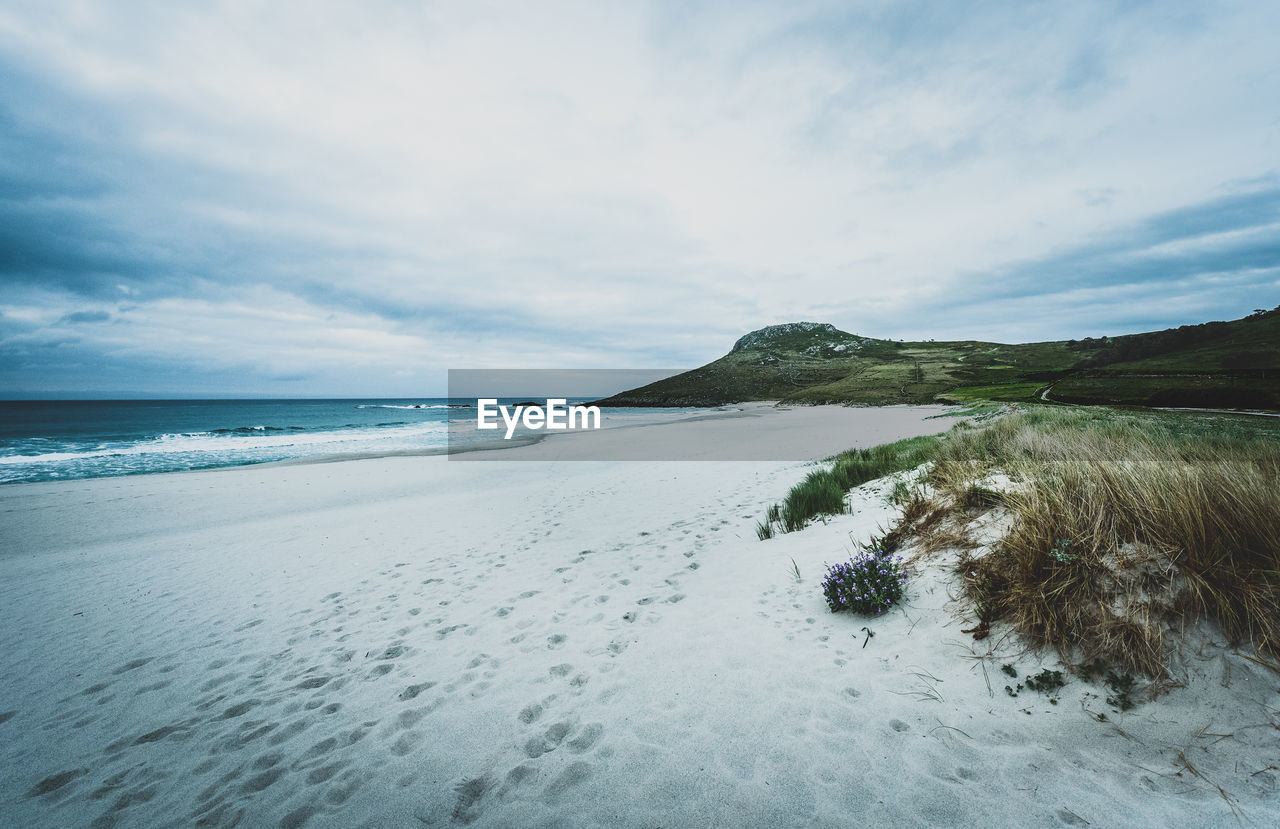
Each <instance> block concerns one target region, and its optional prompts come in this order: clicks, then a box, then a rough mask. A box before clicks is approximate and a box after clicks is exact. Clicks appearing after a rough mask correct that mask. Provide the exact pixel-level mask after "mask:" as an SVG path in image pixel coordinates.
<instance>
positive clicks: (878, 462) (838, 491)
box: [756, 435, 939, 540]
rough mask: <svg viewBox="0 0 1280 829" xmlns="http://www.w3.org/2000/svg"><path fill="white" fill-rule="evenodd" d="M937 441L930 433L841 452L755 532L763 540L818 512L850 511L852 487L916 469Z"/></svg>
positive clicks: (801, 523) (798, 487)
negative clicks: (849, 496) (850, 491)
mask: <svg viewBox="0 0 1280 829" xmlns="http://www.w3.org/2000/svg"><path fill="white" fill-rule="evenodd" d="M938 443H939V438H938V436H936V435H927V436H923V437H914V438H906V439H905V440H900V441H897V442H895V443H886V444H882V445H880V446H873V447H871V448H870V449H850V450H848V451H846V452H841V453H840V454H839V455H836V456H835V457H833V458H830V459H829V460H830V461H831V466H830V467H827V468H823V469H819V470H817V471H815V472H811V473H809V475H808V477H806V478H805V479H804V480H803V481H801V482H800V483H798V484H796V485H795V486H793V487H792V488H791V491H790V492H788V493H787V497H786V498H785V499H783V501H782V503H781V504H775V505H774V506H773V507H771V508H770V509H769V512H768V514H767V515H766V516H765V520H764V521H762V522H759V523H757V525H756V535H757V536H758V537H759V538H761V539H762V540H763V539H766V538H772V537H773V535H774V534H775V532H776V531H777V530H779V529H781V531H783V532H795V531H796V530H798V529H801V528H802V527H804V526H805V525H806V524H808V523H809V522H810V521H812V520H813V519H814V518H817V517H819V516H822V515H839V514H841V513H844V512H848V509H849V503H848V499H847V498H846V496H847V495H848V492H849V490H851V489H853V488H854V487H856V486H860V485H861V484H865V483H866V482H867V481H873V480H875V479H877V478H883V477H884V476H886V475H891V474H893V473H894V472H902V471H904V470H907V469H915V468H916V467H917V466H919V465H920V464H922V463H924V462H925V461H927V460H929V458H930V457H931V456H932V455H933V452H934V450H935V449H936V448H937V446H938Z"/></svg>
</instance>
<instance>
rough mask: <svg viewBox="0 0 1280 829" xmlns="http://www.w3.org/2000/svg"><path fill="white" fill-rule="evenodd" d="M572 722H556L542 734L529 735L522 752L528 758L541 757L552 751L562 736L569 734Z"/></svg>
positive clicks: (559, 742) (561, 740) (562, 739)
mask: <svg viewBox="0 0 1280 829" xmlns="http://www.w3.org/2000/svg"><path fill="white" fill-rule="evenodd" d="M572 728H573V726H572V724H570V723H568V722H558V723H555V724H554V725H552V726H551V727H550V728H548V729H547V730H546V731H545V732H543V733H542V734H539V735H537V736H535V737H530V738H529V740H528V741H527V742H526V743H525V744H524V753H525V754H526V755H527V756H528V757H529V758H530V759H533V758H535V757H541V756H542V755H544V754H546V753H547V752H549V751H554V750H555V749H556V748H557V747H558V746H559V745H560V744H561V743H562V742H564V738H565V737H567V736H569V731H570V729H572Z"/></svg>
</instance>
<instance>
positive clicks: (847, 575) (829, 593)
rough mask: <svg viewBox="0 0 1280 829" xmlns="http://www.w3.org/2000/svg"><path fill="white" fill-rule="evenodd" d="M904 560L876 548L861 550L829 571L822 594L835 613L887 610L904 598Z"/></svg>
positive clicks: (823, 581) (881, 611)
mask: <svg viewBox="0 0 1280 829" xmlns="http://www.w3.org/2000/svg"><path fill="white" fill-rule="evenodd" d="M905 580H906V576H905V575H904V574H903V572H902V559H901V558H899V557H898V556H890V555H882V554H881V553H879V552H876V551H870V552H864V553H858V554H857V555H855V556H854V557H853V558H852V559H850V560H849V561H847V562H844V563H843V564H836V565H833V566H832V567H830V568H829V569H828V570H827V575H826V578H824V579H823V580H822V593H823V595H824V596H826V598H827V604H828V605H829V606H830V607H831V610H832V612H836V611H840V610H852V611H853V612H855V613H871V614H877V613H883V612H885V611H886V610H888V609H889V608H890V607H892V606H893V603H894V602H897V601H899V600H901V599H902V586H903V582H904V581H905Z"/></svg>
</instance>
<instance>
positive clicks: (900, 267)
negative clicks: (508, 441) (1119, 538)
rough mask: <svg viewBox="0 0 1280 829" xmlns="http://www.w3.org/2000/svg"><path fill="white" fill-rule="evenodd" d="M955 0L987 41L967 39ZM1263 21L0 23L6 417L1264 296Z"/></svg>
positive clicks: (1154, 315)
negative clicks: (754, 333) (58, 398)
mask: <svg viewBox="0 0 1280 829" xmlns="http://www.w3.org/2000/svg"><path fill="white" fill-rule="evenodd" d="M966 5H971V7H970V8H963V7H964V6H966ZM1277 31H1280V4H1277V3H1274V2H1265V1H1264V2H1253V3H1221V4H1215V3H1208V2H1194V3H1185V4H1178V3H1170V2H1159V3H1155V2H1153V3H1105V4H1092V3H1087V2H1078V3H1057V2H1053V3H1043V4H1039V3H1032V2H1010V3H982V4H976V3H975V4H963V3H958V2H934V3H911V2H844V3H824V2H818V3H805V2H779V3H762V4H754V3H749V2H742V0H736V1H735V2H729V3H724V4H718V3H685V2H660V3H641V2H618V3H611V2H583V3H569V4H562V3H554V2H512V3H503V4H488V3H483V2H474V0H467V2H450V3H441V4H433V3H418V2H376V1H375V2H360V3H333V4H324V3H317V2H308V3H296V4H291V3H285V2H275V1H270V2H268V1H265V0H264V2H234V3H230V2H228V3H214V2H191V3H177V2H173V3H171V2H154V3H126V2H113V3H87V2H86V3H70V2H51V0H36V2H29V3H28V2H20V1H19V2H12V0H11V1H10V2H6V3H5V4H4V5H3V6H0V396H10V397H12V396H25V395H30V394H73V395H80V396H95V395H106V396H119V395H126V396H130V395H196V396H202V395H223V394H251V395H258V394H271V395H299V396H328V395H334V396H366V395H387V396H409V395H415V396H416V395H434V394H441V393H443V390H444V383H445V370H446V369H449V368H519V367H549V368H550V367H555V368H561V367H573V368H595V367H634V368H644V367H654V366H662V367H666V366H670V367H692V366H694V365H698V364H701V363H704V362H706V361H708V360H710V359H713V358H715V357H717V356H719V355H720V354H722V353H724V352H725V351H726V350H727V349H728V348H729V346H730V345H732V343H733V341H734V340H735V339H736V338H737V337H738V336H739V335H741V334H742V333H743V332H745V331H748V330H751V329H754V328H759V327H761V326H764V325H768V324H772V323H777V322H786V321H791V320H801V319H804V320H817V321H823V322H831V323H833V324H835V325H836V326H838V327H840V328H843V329H845V330H847V331H852V332H856V333H859V334H864V335H869V336H876V337H886V338H894V339H921V338H929V337H936V338H939V339H944V338H966V339H969V338H973V339H989V340H998V341H1006V342H1007V341H1028V340H1041V339H1058V338H1069V337H1080V336H1086V335H1094V336H1096V335H1101V334H1117V333H1125V332H1132V331H1141V330H1150V329H1155V328H1163V327H1168V326H1173V325H1180V324H1184V323H1189V322H1200V321H1204V320H1208V319H1229V318H1235V317H1239V316H1243V315H1245V314H1247V313H1249V312H1250V311H1252V310H1253V309H1255V308H1259V307H1268V308H1269V307H1272V306H1275V305H1276V304H1277V303H1280V52H1278V51H1277V49H1276V40H1275V39H1276V32H1277Z"/></svg>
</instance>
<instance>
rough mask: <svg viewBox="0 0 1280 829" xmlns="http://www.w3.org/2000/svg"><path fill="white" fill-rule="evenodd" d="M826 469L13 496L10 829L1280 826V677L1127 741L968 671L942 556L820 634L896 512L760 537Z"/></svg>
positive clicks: (74, 487)
mask: <svg viewBox="0 0 1280 829" xmlns="http://www.w3.org/2000/svg"><path fill="white" fill-rule="evenodd" d="M851 411H852V412H856V411H864V412H873V411H874V410H840V411H839V412H837V413H836V415H835V416H834V417H838V418H847V417H849V412H851ZM929 413H931V412H915V413H907V412H903V411H901V410H899V412H898V414H897V415H895V420H894V423H895V424H896V426H894V428H893V429H888V428H887V427H886V428H884V429H880V428H879V427H877V428H875V429H871V428H869V429H867V430H865V431H864V432H862V433H861V434H860V433H859V432H858V430H857V429H856V428H853V429H852V430H849V431H847V432H846V431H843V430H845V429H846V427H847V425H848V424H847V423H846V421H845V420H839V421H835V420H833V421H831V422H832V423H837V422H838V423H839V427H840V429H841V430H842V432H841V433H840V435H838V438H839V440H840V441H841V443H840V446H851V445H857V444H859V443H863V444H866V443H875V442H880V441H882V440H886V439H892V438H894V437H901V436H904V435H906V434H914V433H925V432H932V431H939V430H941V429H942V428H945V427H946V426H947V425H949V423H948V422H947V421H929V420H925V419H924V415H926V414H929ZM769 417H770V416H768V415H766V416H764V417H761V418H758V419H756V422H765V421H767V420H768V419H769ZM865 417H867V418H869V420H868V422H872V421H874V418H875V417H877V415H875V414H868V415H865ZM743 422H752V421H743ZM657 431H658V430H657V429H649V430H647V432H646V433H649V434H653V433H656V432H657ZM890 431H892V432H894V434H889V432H890ZM568 440H569V438H566V440H565V442H566V443H567V441H568ZM555 443H556V439H549V440H547V441H544V442H543V443H542V444H539V445H538V446H533V447H528V449H527V450H511V451H513V452H514V451H529V452H534V451H541V452H559V451H562V450H564V451H567V450H566V449H565V448H564V447H561V448H559V449H557V448H555V447H554V444H555ZM825 453H826V452H824V451H815V452H814V454H813V456H814V457H817V456H820V455H822V454H825ZM806 471H807V467H806V466H805V464H803V463H798V462H756V463H728V462H726V463H713V462H700V463H661V462H654V463H625V462H611V463H603V462H598V463H589V462H584V463H572V464H570V463H551V462H496V463H459V462H457V461H456V460H448V459H446V458H443V457H424V458H384V459H375V460H363V461H348V462H341V463H330V464H315V465H303V466H273V467H250V468H240V469H234V470H222V471H217V472H208V473H182V474H171V475H153V476H142V477H134V478H120V479H109V480H94V481H77V482H65V483H47V484H25V485H16V486H10V487H4V488H0V509H2V510H3V511H4V514H5V518H4V524H3V529H0V547H2V549H3V552H2V553H0V646H2V647H3V652H4V654H5V657H6V663H5V672H4V680H3V693H2V694H0V700H2V701H0V759H2V760H3V767H4V769H5V774H4V775H3V777H2V778H0V823H3V824H5V825H13V826H79V825H92V826H112V825H120V826H169V825H193V824H199V825H209V826H230V825H237V824H238V825H242V826H302V825H306V826H343V827H348V826H419V825H439V826H449V825H454V824H471V825H475V826H659V825H661V826H705V825H744V826H745V825H751V826H847V825H859V824H871V823H877V824H885V825H943V824H945V825H1005V826H1026V825H1034V826H1056V825H1084V824H1085V823H1088V824H1092V825H1108V826H1112V825H1228V824H1230V825H1235V823H1236V818H1235V817H1234V816H1233V809H1234V810H1236V811H1238V812H1239V813H1241V814H1243V815H1244V817H1245V819H1246V821H1254V822H1256V823H1258V824H1259V825H1268V824H1271V823H1273V822H1274V820H1275V818H1276V817H1277V816H1278V815H1280V795H1278V794H1277V775H1278V774H1280V771H1277V770H1276V769H1275V768H1270V769H1268V768H1267V767H1268V766H1273V767H1274V766H1280V755H1277V753H1276V751H1275V746H1276V745H1277V731H1276V727H1275V724H1276V722H1277V709H1278V708H1280V696H1278V695H1277V688H1280V682H1278V681H1277V679H1278V678H1277V677H1276V676H1274V675H1272V674H1269V673H1267V672H1266V671H1265V670H1264V669H1262V668H1260V667H1258V666H1257V665H1255V664H1254V663H1251V662H1249V661H1248V660H1246V659H1244V658H1242V657H1239V656H1233V655H1230V654H1226V655H1224V653H1223V652H1222V651H1221V650H1219V649H1214V648H1211V647H1206V649H1205V651H1204V654H1205V661H1204V662H1203V663H1199V662H1195V661H1194V660H1192V661H1191V663H1190V664H1188V665H1187V666H1186V670H1185V676H1184V680H1185V682H1186V687H1184V688H1180V689H1176V690H1174V691H1173V692H1172V693H1170V694H1168V695H1166V696H1164V697H1162V698H1161V699H1159V700H1158V701H1156V702H1154V703H1148V704H1146V705H1144V706H1142V707H1140V708H1138V709H1136V710H1135V711H1132V712H1129V713H1125V714H1121V713H1116V712H1114V711H1112V709H1111V708H1109V707H1108V706H1107V705H1106V703H1105V701H1104V700H1102V699H1100V698H1099V697H1097V696H1096V693H1097V690H1098V689H1097V688H1095V687H1093V686H1090V685H1088V684H1085V683H1082V682H1079V681H1075V682H1072V683H1071V684H1070V685H1068V686H1067V687H1066V688H1065V689H1063V692H1062V695H1061V698H1060V701H1059V704H1057V705H1051V704H1050V703H1049V702H1048V700H1047V698H1045V697H1042V696H1039V695H1035V694H1023V695H1020V696H1019V697H1017V698H1012V697H1009V696H1008V695H1006V694H1005V693H1003V691H1002V687H1003V685H1004V684H1005V682H1006V680H1005V678H1004V677H1003V675H998V671H999V667H998V666H999V664H1005V663H1009V664H1016V666H1017V668H1018V670H1019V672H1020V673H1026V672H1027V671H1030V670H1032V669H1035V668H1038V667H1039V666H1040V665H1041V664H1042V661H1043V664H1045V665H1054V664H1056V663H1055V661H1054V660H1053V659H1052V658H1051V657H1048V656H1044V657H1041V656H1037V655H1035V654H1031V653H1022V652H1021V651H1020V650H1019V648H1018V646H1017V644H1016V643H1015V642H1012V641H1009V640H1005V641H1004V642H1003V643H1002V644H1001V648H1002V651H1001V652H1000V654H999V659H998V660H985V661H983V660H979V659H977V658H975V657H977V656H979V655H981V653H983V652H985V649H984V650H977V649H978V647H979V644H981V645H985V644H987V643H974V642H973V641H972V639H971V638H970V637H967V636H965V635H963V634H961V633H960V629H961V628H962V627H966V626H967V625H966V624H964V623H963V622H964V621H965V620H963V619H962V618H959V617H958V616H957V608H956V606H955V605H954V604H953V603H951V602H950V601H949V596H948V591H949V590H951V589H952V588H951V587H950V586H949V578H950V577H949V574H948V570H947V566H946V562H945V561H940V562H937V563H936V564H932V565H928V566H923V565H922V566H920V567H919V568H918V571H917V573H916V574H915V576H914V577H913V580H912V582H911V584H910V587H909V589H908V599H909V602H908V603H907V606H906V607H905V608H903V609H901V610H899V611H895V612H894V613H892V614H890V615H888V616H886V617H882V618H877V619H874V620H868V619H866V618H860V617H854V616H849V615H833V614H831V613H829V612H828V611H827V609H826V606H825V604H824V602H823V599H822V596H821V593H820V591H819V589H818V583H819V579H820V576H821V573H822V570H823V568H824V565H825V564H828V563H834V562H836V561H838V560H842V559H843V558H845V557H847V556H848V555H849V553H850V552H851V551H852V549H853V547H854V542H855V541H857V540H861V539H865V538H866V537H867V536H868V535H869V534H870V533H871V532H873V531H874V530H875V529H876V527H877V525H878V524H885V523H888V521H889V520H890V517H891V508H890V507H888V506H887V505H886V503H885V499H884V497H883V494H882V492H881V489H883V487H884V486H885V484H873V485H870V486H869V487H866V488H864V489H863V490H861V491H858V492H856V493H855V512H854V514H852V515H849V516H842V517H840V518H838V519H835V520H832V521H831V522H829V523H827V524H819V525H817V526H815V527H813V528H810V529H808V530H806V531H804V532H801V533H796V534H792V535H787V536H782V537H779V538H776V539H773V540H770V541H767V542H760V541H758V540H757V539H756V537H755V534H754V531H753V527H754V523H755V521H756V520H757V519H758V518H760V516H761V515H762V514H763V511H764V509H765V508H766V507H767V505H768V504H769V503H771V502H773V501H776V500H778V499H779V498H780V497H781V496H782V495H783V494H784V493H785V492H786V490H787V488H788V487H789V486H790V485H791V484H793V483H795V482H796V481H798V480H799V479H801V478H802V477H803V476H804V474H805V473H806ZM797 569H798V571H799V578H797V575H796V572H795V571H796V570H797ZM863 628H869V629H871V630H872V631H874V634H875V635H874V638H870V639H868V638H867V634H866V633H865V632H864V630H863ZM864 643H865V644H864ZM997 677H998V678H997ZM988 680H989V681H990V685H991V688H990V689H989V688H988ZM1097 714H1105V715H1106V720H1105V721H1100V720H1099V719H1098V717H1097V716H1096V715H1097ZM1222 734H1230V735H1231V736H1229V737H1222V736H1220V735H1222ZM1180 752H1181V753H1182V756H1183V758H1184V759H1186V760H1188V761H1190V762H1191V763H1192V764H1194V767H1195V768H1196V770H1197V772H1198V773H1199V775H1200V776H1197V774H1193V773H1192V772H1190V771H1188V770H1187V769H1186V767H1185V766H1184V765H1181V764H1180V761H1179V759H1178V758H1179V753H1180ZM1218 786H1221V787H1222V788H1223V790H1224V791H1223V793H1220V792H1219V791H1218V789H1217V787H1218Z"/></svg>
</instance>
